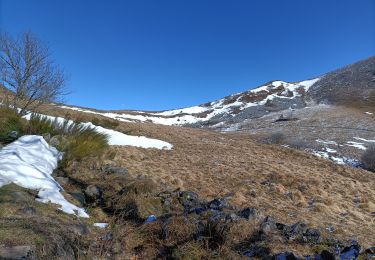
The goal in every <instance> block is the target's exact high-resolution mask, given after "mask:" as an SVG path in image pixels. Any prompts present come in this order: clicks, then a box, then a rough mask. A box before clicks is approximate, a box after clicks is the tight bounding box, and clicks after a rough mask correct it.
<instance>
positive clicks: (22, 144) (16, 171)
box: [0, 135, 89, 218]
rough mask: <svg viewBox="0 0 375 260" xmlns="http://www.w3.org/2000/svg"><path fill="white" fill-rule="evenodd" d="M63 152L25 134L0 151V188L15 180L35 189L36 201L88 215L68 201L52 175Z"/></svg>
mask: <svg viewBox="0 0 375 260" xmlns="http://www.w3.org/2000/svg"><path fill="white" fill-rule="evenodd" d="M61 157H62V154H61V153H60V152H59V151H58V150H57V149H56V148H54V147H52V146H49V145H48V143H47V142H46V141H45V140H44V139H43V137H41V136H37V135H25V136H22V137H20V138H19V139H18V140H16V141H14V142H13V143H11V144H8V145H7V146H5V147H4V148H3V149H1V150H0V187H1V186H4V185H6V184H10V183H14V184H16V185H18V186H21V187H23V188H26V189H32V190H38V191H39V193H38V197H39V198H38V199H37V200H38V201H40V202H43V203H48V202H51V203H54V204H58V205H60V208H59V209H60V210H62V211H64V212H66V213H68V214H76V215H77V216H80V217H85V218H88V217H89V216H88V215H87V213H86V212H85V210H84V209H82V208H79V207H77V206H75V205H73V204H72V203H70V202H68V201H67V200H66V199H65V198H64V196H63V195H62V194H61V193H60V191H61V190H62V187H61V186H60V185H59V184H58V183H57V182H56V181H55V180H54V179H53V177H52V176H51V174H52V172H53V170H54V169H56V167H57V164H58V161H59V160H60V159H61Z"/></svg>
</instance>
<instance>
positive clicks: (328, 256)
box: [315, 250, 336, 260]
mask: <svg viewBox="0 0 375 260" xmlns="http://www.w3.org/2000/svg"><path fill="white" fill-rule="evenodd" d="M317 256H319V258H318V259H317V260H320V259H321V260H335V259H336V257H335V255H334V254H333V253H331V252H329V251H327V250H323V251H322V252H321V253H320V254H319V255H317ZM315 259H316V258H315Z"/></svg>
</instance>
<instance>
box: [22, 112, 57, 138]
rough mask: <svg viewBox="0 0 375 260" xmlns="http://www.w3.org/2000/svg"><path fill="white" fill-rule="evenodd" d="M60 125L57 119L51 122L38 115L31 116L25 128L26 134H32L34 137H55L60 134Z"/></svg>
mask: <svg viewBox="0 0 375 260" xmlns="http://www.w3.org/2000/svg"><path fill="white" fill-rule="evenodd" d="M59 128H60V125H59V124H58V121H57V119H55V120H51V119H50V118H48V117H46V116H41V115H38V114H32V115H31V116H30V120H29V122H28V124H27V127H26V131H25V132H26V133H27V134H34V135H43V134H47V133H49V134H51V135H57V134H60V133H61V131H60V129H59Z"/></svg>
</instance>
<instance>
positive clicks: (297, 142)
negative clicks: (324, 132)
mask: <svg viewBox="0 0 375 260" xmlns="http://www.w3.org/2000/svg"><path fill="white" fill-rule="evenodd" d="M286 144H288V145H289V146H290V147H292V148H294V149H300V150H301V149H305V148H307V147H308V144H307V142H306V141H305V140H304V139H302V138H290V139H289V140H287V141H286Z"/></svg>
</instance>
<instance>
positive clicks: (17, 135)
mask: <svg viewBox="0 0 375 260" xmlns="http://www.w3.org/2000/svg"><path fill="white" fill-rule="evenodd" d="M8 137H9V138H12V139H14V140H15V139H17V138H18V137H19V133H18V132H17V131H11V132H9V133H8Z"/></svg>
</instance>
